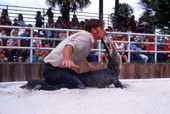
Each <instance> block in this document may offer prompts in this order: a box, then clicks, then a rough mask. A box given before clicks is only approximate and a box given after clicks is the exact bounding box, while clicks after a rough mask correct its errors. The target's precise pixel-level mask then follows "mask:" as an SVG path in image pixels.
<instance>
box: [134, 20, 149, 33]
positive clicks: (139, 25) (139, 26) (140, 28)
mask: <svg viewBox="0 0 170 114" xmlns="http://www.w3.org/2000/svg"><path fill="white" fill-rule="evenodd" d="M147 25H149V23H147V22H145V21H143V19H142V18H139V22H138V23H137V31H138V32H140V33H144V31H145V26H147Z"/></svg>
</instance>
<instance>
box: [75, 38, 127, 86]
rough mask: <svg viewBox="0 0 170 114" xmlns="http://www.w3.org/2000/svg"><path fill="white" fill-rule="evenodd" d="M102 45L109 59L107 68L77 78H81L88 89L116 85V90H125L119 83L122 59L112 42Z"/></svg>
mask: <svg viewBox="0 0 170 114" xmlns="http://www.w3.org/2000/svg"><path fill="white" fill-rule="evenodd" d="M102 43H103V44H104V46H105V48H106V55H107V57H108V59H109V62H108V66H107V68H106V69H102V70H95V71H89V72H85V73H80V74H79V76H78V77H77V78H79V79H80V80H81V81H82V82H83V83H84V85H85V86H86V87H98V88H104V87H108V86H109V85H111V84H114V86H115V87H116V88H124V86H123V85H122V84H121V82H120V81H119V76H120V74H121V68H122V61H121V57H120V55H119V53H118V52H117V51H116V49H115V47H114V45H113V43H112V42H111V41H109V42H108V43H106V42H104V41H103V40H102Z"/></svg>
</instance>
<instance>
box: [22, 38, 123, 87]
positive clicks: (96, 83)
mask: <svg viewBox="0 0 170 114" xmlns="http://www.w3.org/2000/svg"><path fill="white" fill-rule="evenodd" d="M102 43H103V44H104V46H105V49H106V52H105V53H106V56H107V57H108V60H109V62H108V66H107V68H105V69H101V70H94V71H89V72H84V73H79V74H78V76H77V78H78V79H79V80H81V81H82V83H83V84H84V85H85V87H97V88H106V87H109V86H110V85H111V84H113V85H114V86H115V87H116V88H124V87H125V86H124V85H123V84H122V83H121V82H120V81H119V76H120V75H121V70H122V60H121V57H120V55H119V53H118V52H117V51H116V49H115V46H114V44H113V43H112V41H108V42H105V41H104V40H102ZM21 88H25V89H29V90H32V89H34V90H56V88H55V87H54V86H52V85H48V84H47V83H46V82H45V80H29V81H28V82H27V84H25V85H23V86H21ZM54 88H55V89H54Z"/></svg>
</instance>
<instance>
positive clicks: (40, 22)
mask: <svg viewBox="0 0 170 114" xmlns="http://www.w3.org/2000/svg"><path fill="white" fill-rule="evenodd" d="M43 19H44V18H43V17H42V15H41V12H40V11H37V15H36V17H35V20H36V23H35V26H36V27H42V25H43Z"/></svg>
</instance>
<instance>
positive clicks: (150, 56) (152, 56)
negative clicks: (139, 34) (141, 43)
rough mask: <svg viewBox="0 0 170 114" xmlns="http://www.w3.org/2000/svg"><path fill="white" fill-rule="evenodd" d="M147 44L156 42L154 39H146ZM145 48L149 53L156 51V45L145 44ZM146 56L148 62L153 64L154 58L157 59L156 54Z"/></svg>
mask: <svg viewBox="0 0 170 114" xmlns="http://www.w3.org/2000/svg"><path fill="white" fill-rule="evenodd" d="M145 42H154V39H152V38H150V39H149V38H145ZM145 48H146V50H148V51H154V50H155V45H154V44H145ZM146 55H147V56H148V62H153V61H154V57H155V53H154V52H149V53H146Z"/></svg>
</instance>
